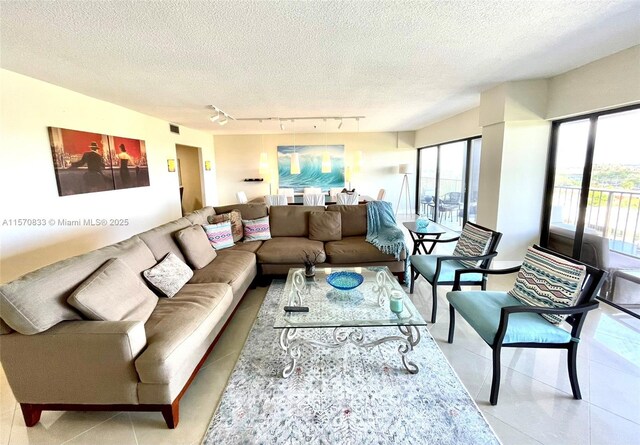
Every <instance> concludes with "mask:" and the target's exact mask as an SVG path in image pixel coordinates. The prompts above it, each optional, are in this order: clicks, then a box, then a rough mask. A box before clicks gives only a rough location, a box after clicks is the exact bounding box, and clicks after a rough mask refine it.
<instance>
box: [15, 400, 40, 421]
mask: <svg viewBox="0 0 640 445" xmlns="http://www.w3.org/2000/svg"><path fill="white" fill-rule="evenodd" d="M20 409H22V416H23V417H24V423H25V425H27V426H34V425H35V424H36V423H38V422H40V416H41V415H42V408H40V407H39V406H38V405H33V404H31V403H21V404H20Z"/></svg>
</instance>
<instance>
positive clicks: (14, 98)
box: [0, 70, 217, 282]
mask: <svg viewBox="0 0 640 445" xmlns="http://www.w3.org/2000/svg"><path fill="white" fill-rule="evenodd" d="M0 100H1V102H0V105H1V110H0V116H1V119H0V146H1V149H0V190H2V202H1V207H0V208H1V209H2V214H1V216H0V224H2V226H0V248H1V250H0V281H2V282H6V281H9V280H11V279H13V278H16V277H17V276H19V275H21V274H23V273H26V272H28V271H30V270H34V269H36V268H38V267H41V266H44V265H46V264H50V263H52V262H55V261H58V260H60V259H63V258H67V257H70V256H72V255H76V254H80V253H84V252H87V251H89V250H93V249H96V248H99V247H102V246H105V245H108V244H111V243H114V242H117V241H120V240H122V239H125V238H128V237H129V236H131V235H133V234H135V233H138V232H141V231H143V230H146V229H149V228H151V227H154V226H157V225H159V224H162V223H164V222H167V221H169V220H172V219H174V218H178V217H180V214H181V212H180V202H179V201H180V200H179V194H178V174H177V173H169V172H168V171H167V159H169V158H171V159H175V157H176V148H175V146H176V143H182V144H186V145H190V146H195V147H201V148H202V150H203V155H204V156H205V157H206V158H208V159H211V160H213V159H214V156H215V153H214V149H213V137H212V136H211V135H210V134H207V133H205V132H201V131H195V130H190V129H188V128H184V127H182V128H181V129H180V130H181V134H180V135H175V134H173V133H170V132H169V128H168V123H167V122H164V121H162V120H160V119H156V118H153V117H150V116H147V115H144V114H141V113H137V112H134V111H131V110H128V109H126V108H123V107H120V106H116V105H113V104H111V103H108V102H104V101H100V100H97V99H93V98H91V97H88V96H84V95H82V94H79V93H75V92H73V91H70V90H67V89H64V88H60V87H57V86H54V85H51V84H48V83H45V82H41V81H39V80H35V79H32V78H29V77H26V76H22V75H20V74H16V73H13V72H11V71H7V70H0ZM48 126H52V127H61V128H68V129H74V130H81V131H88V132H97V133H104V134H109V135H115V136H123V137H130V138H136V139H143V140H144V141H145V142H146V147H147V156H148V164H149V177H150V183H151V185H150V186H149V187H141V188H134V189H126V190H115V191H108V192H100V193H89V194H83V195H74V196H65V197H59V196H58V190H57V187H56V180H55V175H54V169H53V161H52V158H51V149H50V144H49V136H48V133H47V127H48ZM203 174H204V182H205V201H206V203H208V204H214V203H216V197H217V196H216V195H217V190H216V177H215V172H214V171H210V172H204V173H203ZM18 218H43V219H45V220H47V221H49V220H55V221H56V223H55V224H49V223H47V225H46V226H44V227H33V226H28V225H23V226H14V225H10V224H11V222H10V220H12V219H18ZM63 218H64V219H69V220H73V219H77V218H81V219H84V218H94V219H95V218H105V219H107V220H109V219H128V221H129V224H128V225H127V226H121V227H118V226H107V227H89V226H81V227H62V226H59V225H58V224H57V220H58V219H63Z"/></svg>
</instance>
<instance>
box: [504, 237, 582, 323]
mask: <svg viewBox="0 0 640 445" xmlns="http://www.w3.org/2000/svg"><path fill="white" fill-rule="evenodd" d="M586 273H587V269H586V267H585V266H583V265H581V264H575V263H573V262H571V261H567V260H565V259H563V258H560V257H558V256H556V255H551V254H549V253H546V252H542V251H540V250H538V249H534V248H533V247H529V248H528V249H527V253H526V254H525V256H524V260H523V262H522V266H521V267H520V270H519V271H518V275H517V277H516V282H515V284H514V286H513V289H511V290H510V291H509V295H511V296H513V297H515V298H516V299H518V300H519V301H520V302H522V303H523V304H526V305H529V306H538V307H549V308H566V307H568V306H573V304H574V303H575V301H576V299H577V298H578V295H580V291H581V289H582V282H583V281H584V278H585V276H586ZM541 315H542V316H543V317H544V318H545V319H547V320H548V321H550V322H551V323H560V322H561V321H562V320H564V319H565V318H566V315H555V314H541Z"/></svg>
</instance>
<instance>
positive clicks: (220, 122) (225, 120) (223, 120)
mask: <svg viewBox="0 0 640 445" xmlns="http://www.w3.org/2000/svg"><path fill="white" fill-rule="evenodd" d="M222 116H223V117H222V119H220V120H219V121H218V124H220V125H227V122H229V118H228V117H227V115H226V114H224V113H222Z"/></svg>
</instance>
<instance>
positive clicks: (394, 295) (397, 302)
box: [389, 290, 404, 314]
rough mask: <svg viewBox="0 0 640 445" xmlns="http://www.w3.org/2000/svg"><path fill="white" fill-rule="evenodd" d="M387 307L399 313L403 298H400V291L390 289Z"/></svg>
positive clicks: (401, 309) (402, 307) (402, 306)
mask: <svg viewBox="0 0 640 445" xmlns="http://www.w3.org/2000/svg"><path fill="white" fill-rule="evenodd" d="M389 308H390V309H391V312H393V313H394V314H401V313H402V311H403V309H404V300H403V299H402V292H401V291H399V290H392V291H391V294H390V295H389Z"/></svg>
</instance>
